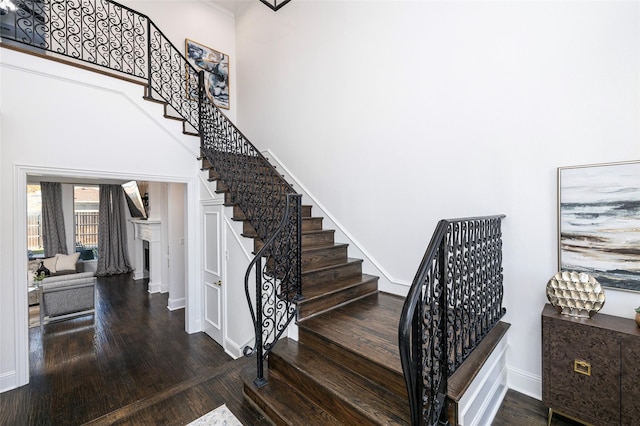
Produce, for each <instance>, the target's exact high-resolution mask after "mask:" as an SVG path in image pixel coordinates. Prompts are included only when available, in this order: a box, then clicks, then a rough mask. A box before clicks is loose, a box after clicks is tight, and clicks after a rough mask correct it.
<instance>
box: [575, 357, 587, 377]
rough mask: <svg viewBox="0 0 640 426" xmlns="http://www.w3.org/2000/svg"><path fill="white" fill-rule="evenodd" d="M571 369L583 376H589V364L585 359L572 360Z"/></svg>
mask: <svg viewBox="0 0 640 426" xmlns="http://www.w3.org/2000/svg"><path fill="white" fill-rule="evenodd" d="M573 371H574V372H576V373H579V374H584V375H585V376H591V364H589V363H588V362H587V361H580V360H577V359H576V360H575V361H573Z"/></svg>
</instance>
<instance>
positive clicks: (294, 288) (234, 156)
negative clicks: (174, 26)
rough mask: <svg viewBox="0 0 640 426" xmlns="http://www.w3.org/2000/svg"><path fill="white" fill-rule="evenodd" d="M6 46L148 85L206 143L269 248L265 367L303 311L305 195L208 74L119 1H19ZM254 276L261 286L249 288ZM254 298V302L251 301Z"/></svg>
mask: <svg viewBox="0 0 640 426" xmlns="http://www.w3.org/2000/svg"><path fill="white" fill-rule="evenodd" d="M13 2H14V3H15V5H16V7H17V9H16V11H15V12H13V11H10V12H8V13H6V14H4V15H1V16H0V23H1V24H2V35H1V38H0V42H1V44H2V45H3V46H6V47H9V48H15V49H18V50H21V51H26V52H31V53H34V54H37V55H39V56H43V57H47V58H49V59H55V60H58V61H63V62H66V63H71V64H72V65H75V66H79V67H83V68H87V69H91V70H93V71H99V70H100V69H106V70H108V72H105V73H106V74H108V75H110V76H114V77H117V78H122V79H125V80H128V81H133V82H137V83H142V84H145V85H146V91H147V92H146V97H147V98H148V99H155V100H160V101H162V102H164V103H165V105H167V108H171V109H173V112H175V113H177V114H178V115H179V116H180V117H182V118H183V119H184V120H185V122H186V123H188V124H189V125H190V126H191V127H192V128H193V130H194V131H198V132H199V133H200V137H201V154H202V156H203V157H204V158H206V159H207V160H208V161H209V163H210V164H211V165H212V166H213V170H214V171H215V172H216V173H217V174H218V176H219V179H220V180H222V181H223V182H224V184H225V185H227V186H228V187H229V194H228V196H229V198H230V201H231V202H232V203H234V204H236V205H237V206H239V207H240V209H241V210H242V211H243V213H244V215H245V217H246V220H247V221H248V222H249V223H250V224H251V226H252V227H253V228H254V229H255V232H256V234H257V236H258V238H259V240H260V241H262V242H263V243H264V245H263V247H262V248H261V249H260V250H259V251H258V253H256V255H255V258H254V259H253V261H252V262H251V264H250V266H249V269H248V270H247V273H246V276H245V293H246V294H247V298H248V302H249V308H250V311H251V316H252V319H253V321H254V325H255V339H256V340H255V345H254V347H251V348H245V350H244V352H245V354H247V355H249V354H252V353H256V354H257V357H256V358H257V363H258V368H257V369H258V374H257V376H258V377H257V378H256V383H258V384H264V383H265V377H264V374H263V366H264V360H265V359H266V357H267V356H268V354H269V352H270V350H271V348H272V347H273V345H274V344H275V343H276V342H277V340H278V339H279V338H280V337H281V335H282V334H283V332H284V331H285V330H286V328H287V326H288V325H289V323H290V322H291V321H292V320H293V318H294V317H295V313H296V305H295V303H296V301H297V300H299V299H300V298H301V297H302V289H301V275H302V274H301V244H302V243H301V232H302V219H301V211H302V209H301V196H300V195H299V194H297V193H296V191H295V190H294V189H293V188H292V187H291V185H289V184H288V183H287V182H286V181H285V180H284V178H283V177H282V176H281V175H280V174H279V173H278V172H277V171H276V170H275V169H274V168H273V166H272V165H271V164H270V163H269V162H268V160H267V159H266V158H265V157H264V156H263V155H262V154H261V153H260V152H259V151H258V150H257V149H256V148H255V146H253V145H252V144H251V142H249V140H248V139H247V138H246V137H245V136H244V135H243V134H242V133H241V132H240V131H239V130H238V128H237V127H236V126H235V125H234V124H233V123H232V122H231V121H230V120H229V119H228V118H227V117H226V116H225V115H224V114H223V113H222V112H221V111H220V110H219V109H218V108H217V107H216V106H215V105H213V104H212V103H211V102H210V101H209V98H208V97H207V96H206V91H205V86H204V75H203V74H199V73H198V71H197V70H196V69H195V68H194V67H193V66H192V65H191V64H190V63H189V62H188V61H187V59H186V58H185V57H184V55H183V54H182V53H181V52H180V51H179V50H178V49H177V48H176V47H175V46H174V45H173V44H172V43H171V41H170V40H169V39H168V38H167V37H166V36H165V35H164V34H163V33H162V31H160V29H158V27H157V26H156V25H155V24H154V23H153V22H152V21H151V20H150V19H149V18H148V17H147V16H146V15H144V14H141V13H138V12H136V11H134V10H132V9H130V8H128V7H126V6H123V5H121V4H119V3H116V2H114V1H111V0H13ZM252 274H253V275H254V276H255V277H254V278H255V288H252V286H251V285H250V284H249V281H250V277H251V275H252ZM252 296H253V297H252Z"/></svg>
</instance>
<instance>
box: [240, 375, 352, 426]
mask: <svg viewBox="0 0 640 426" xmlns="http://www.w3.org/2000/svg"><path fill="white" fill-rule="evenodd" d="M240 377H241V378H242V381H243V383H244V388H243V389H244V394H245V396H246V397H247V399H248V400H249V401H250V402H251V403H252V404H253V405H254V406H256V407H257V408H258V410H259V411H261V412H262V413H264V414H265V417H267V418H268V419H270V420H271V421H272V422H274V423H275V424H277V425H291V426H297V425H309V426H323V425H336V426H337V425H341V423H340V422H339V421H338V420H336V419H335V417H333V416H332V415H331V414H329V413H327V412H326V411H324V410H323V409H322V408H320V407H318V406H317V405H316V404H314V403H313V402H311V401H310V400H309V399H308V398H306V397H305V396H304V395H303V394H302V393H300V392H298V391H297V390H296V389H295V388H292V387H291V386H289V385H288V384H287V383H286V382H283V381H282V380H281V379H280V378H279V377H278V375H276V374H269V373H265V377H266V378H267V379H268V381H269V382H268V384H267V386H264V387H262V388H258V387H257V386H256V385H255V383H253V379H254V378H255V368H245V369H244V370H242V372H241V373H240Z"/></svg>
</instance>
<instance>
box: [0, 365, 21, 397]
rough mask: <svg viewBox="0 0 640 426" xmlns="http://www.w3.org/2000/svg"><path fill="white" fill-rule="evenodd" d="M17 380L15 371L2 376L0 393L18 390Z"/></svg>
mask: <svg viewBox="0 0 640 426" xmlns="http://www.w3.org/2000/svg"><path fill="white" fill-rule="evenodd" d="M17 378H18V375H17V374H16V372H15V370H14V371H7V372H6V373H2V374H0V393H2V392H6V391H10V390H11V389H15V388H17V387H18V385H17V382H18V381H17Z"/></svg>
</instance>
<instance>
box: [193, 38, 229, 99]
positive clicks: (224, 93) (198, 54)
mask: <svg viewBox="0 0 640 426" xmlns="http://www.w3.org/2000/svg"><path fill="white" fill-rule="evenodd" d="M185 50H186V52H187V60H188V61H189V63H190V64H191V65H193V66H194V67H195V69H196V70H198V71H201V70H202V71H204V84H205V88H206V92H207V96H208V97H209V99H211V101H212V102H213V104H214V105H216V106H217V107H219V108H225V109H229V56H228V55H225V54H224V53H221V52H218V51H217V50H214V49H211V48H209V47H207V46H204V45H202V44H200V43H196V42H195V41H193V40H189V39H186V40H185ZM187 84H188V81H187ZM187 93H190V94H191V96H193V93H197V91H194V90H193V88H189V87H187Z"/></svg>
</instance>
